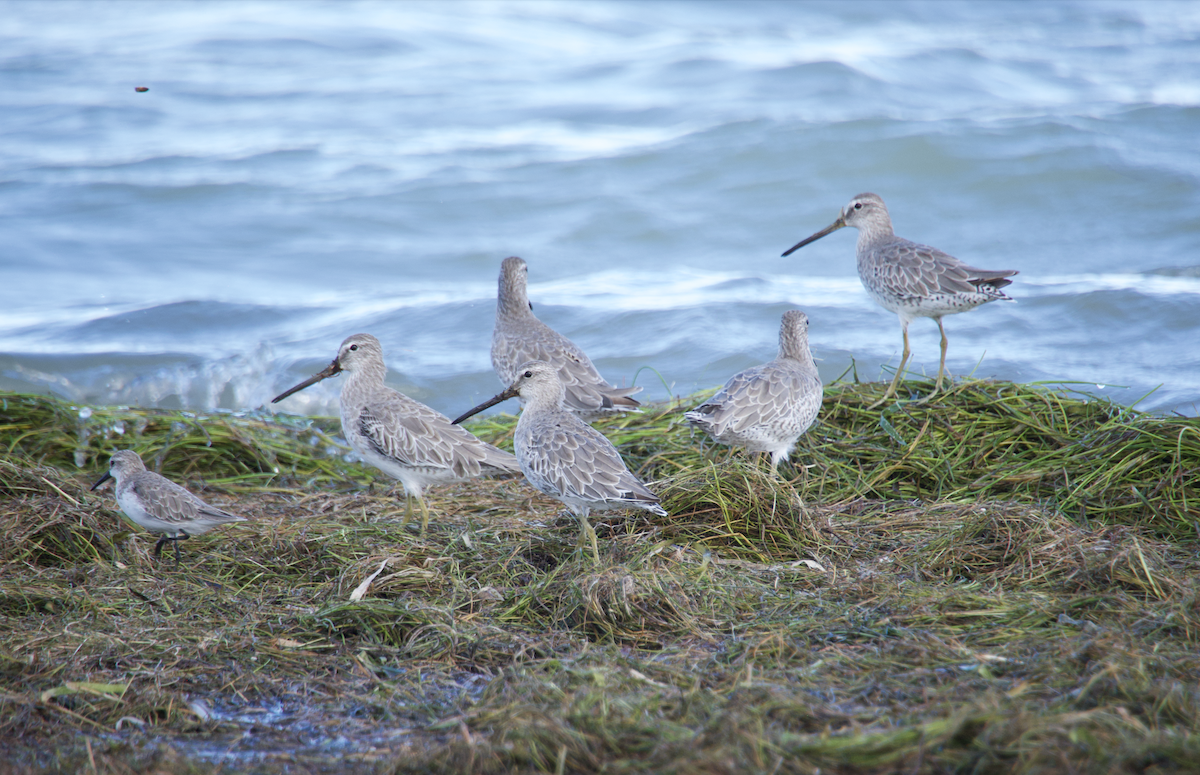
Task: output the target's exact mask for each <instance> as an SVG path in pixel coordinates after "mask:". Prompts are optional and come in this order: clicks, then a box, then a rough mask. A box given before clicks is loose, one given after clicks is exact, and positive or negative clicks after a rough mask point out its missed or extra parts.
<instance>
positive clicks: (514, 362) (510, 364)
mask: <svg viewBox="0 0 1200 775" xmlns="http://www.w3.org/2000/svg"><path fill="white" fill-rule="evenodd" d="M522 334H523V335H522V336H520V337H517V336H512V335H509V334H507V333H505V332H503V331H501V330H499V329H497V330H496V332H495V333H494V334H493V336H492V365H493V366H494V367H495V369H496V373H497V375H499V376H500V379H501V381H502V382H507V383H508V384H511V383H512V381H513V380H515V379H516V377H517V369H519V368H520V367H521V365H522V364H524V363H527V362H529V361H545V362H546V363H549V364H551V365H553V366H555V367H557V368H558V376H559V379H561V380H562V382H563V387H564V388H566V392H567V405H568V406H569V407H571V408H574V409H585V410H594V409H601V408H608V407H612V406H613V404H614V399H617V403H623V404H626V405H633V406H636V405H637V402H636V401H634V400H633V399H629V398H627V396H629V395H631V394H633V393H637V392H638V391H640V390H641V388H640V387H631V388H618V387H616V386H614V385H611V384H609V383H608V381H607V380H605V379H604V377H602V376H600V372H599V371H597V370H596V366H595V365H594V364H593V363H592V361H591V359H590V358H588V357H587V353H585V352H584V351H583V350H581V349H580V348H579V346H578V345H576V344H575V343H574V342H572V341H571V340H570V339H567V338H566V337H565V336H563V335H562V334H560V333H558V332H557V331H555V330H554V329H552V328H550V327H549V326H547V325H546V324H544V323H542V322H541V321H540V320H537V319H536V318H534V319H533V320H532V322H531V324H530V325H529V326H528V327H527V328H526V329H524V330H523V331H522ZM506 377H507V379H506ZM619 399H624V400H623V401H621V400H619Z"/></svg>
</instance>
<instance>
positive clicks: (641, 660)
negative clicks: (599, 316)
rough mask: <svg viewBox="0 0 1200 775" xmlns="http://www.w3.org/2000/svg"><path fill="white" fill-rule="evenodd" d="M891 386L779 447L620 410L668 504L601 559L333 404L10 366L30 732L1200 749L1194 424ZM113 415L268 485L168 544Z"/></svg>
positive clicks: (8, 402)
mask: <svg viewBox="0 0 1200 775" xmlns="http://www.w3.org/2000/svg"><path fill="white" fill-rule="evenodd" d="M908 387H918V386H915V385H909V386H908ZM920 387H924V386H920ZM882 389H883V386H881V385H843V384H838V385H834V386H831V387H829V388H827V393H826V400H825V406H824V409H823V411H822V414H821V418H820V421H819V423H818V425H816V426H815V427H814V428H813V429H812V430H810V432H809V433H808V434H807V435H806V436H805V437H804V438H803V439H802V440H801V443H800V445H799V446H798V448H797V450H796V452H795V453H794V454H793V456H792V463H789V464H785V465H784V467H782V468H781V470H780V472H779V473H778V474H776V473H774V472H772V471H770V470H769V469H768V468H766V467H765V466H764V465H763V464H762V462H761V461H756V460H753V459H751V458H750V457H749V456H746V455H745V454H743V453H737V452H735V453H730V451H729V450H727V449H725V448H722V447H713V446H711V445H709V444H707V443H704V442H703V439H702V437H701V436H700V435H698V434H692V432H691V431H690V430H689V429H688V428H687V426H686V424H684V423H683V422H682V421H681V415H680V411H679V410H680V405H671V406H655V407H651V408H649V409H648V410H647V411H645V412H643V413H641V414H638V415H631V416H624V417H620V418H616V419H613V420H609V421H605V422H602V423H600V424H599V427H601V428H602V429H603V430H604V432H605V433H606V434H607V435H608V436H609V438H610V439H612V440H613V441H614V443H616V444H617V445H618V446H619V447H620V448H621V451H622V452H623V454H625V456H626V459H627V460H628V461H629V462H630V464H631V466H632V467H633V468H635V469H637V470H638V471H639V474H640V475H641V476H642V477H644V478H646V479H649V480H651V481H652V486H653V487H654V488H655V489H656V491H658V492H659V493H660V494H661V495H662V497H663V502H664V506H665V507H666V508H667V511H668V512H669V513H670V516H669V517H666V518H660V517H656V516H654V515H650V514H647V513H638V514H635V515H596V516H595V517H594V523H595V525H596V529H597V532H598V534H599V536H600V539H601V548H602V551H601V560H602V562H601V564H600V565H599V566H596V565H593V563H592V561H591V558H590V553H583V554H581V553H579V552H578V551H577V548H576V543H577V541H576V537H577V531H578V527H577V523H576V522H575V520H574V519H573V518H571V517H564V516H560V514H559V512H560V511H561V507H560V506H559V504H558V503H557V502H556V501H553V500H550V499H547V498H545V497H543V496H541V495H540V494H538V493H536V492H534V491H533V490H531V489H529V488H528V487H527V486H525V485H524V484H523V482H521V481H520V480H517V479H511V480H499V481H473V482H469V483H464V484H460V485H454V486H449V487H440V488H433V489H432V490H431V491H430V492H429V505H430V509H431V511H432V513H433V521H432V522H431V525H430V530H429V533H428V534H427V535H425V536H420V535H419V534H418V533H417V531H416V526H415V525H413V524H409V525H405V526H402V524H401V523H402V522H403V516H404V502H403V498H402V496H401V494H400V490H399V489H398V488H396V489H395V490H394V491H390V488H391V485H392V483H391V482H389V481H386V480H383V479H382V478H381V477H378V476H377V475H376V474H374V473H372V472H370V471H368V470H366V469H364V468H362V467H361V466H359V465H356V464H353V463H348V462H346V460H345V458H344V457H343V456H344V454H345V452H346V450H345V449H344V448H343V447H341V446H340V444H339V442H338V440H337V429H336V423H334V422H333V421H330V420H323V419H322V420H301V419H298V418H287V417H282V418H272V417H269V416H266V415H261V416H259V415H251V416H236V415H226V414H220V415H213V416H209V417H202V416H195V415H190V414H187V413H182V412H166V411H157V410H153V411H152V410H139V409H108V408H96V407H92V408H86V407H78V406H70V405H68V404H65V403H62V402H59V401H55V400H53V399H47V398H44V397H31V396H14V395H8V396H6V397H3V404H2V405H0V504H3V506H2V508H0V525H2V528H3V530H4V535H5V537H6V540H5V542H4V543H3V545H2V546H0V630H2V633H0V634H2V637H0V750H3V751H6V757H5V762H6V763H5V766H6V767H9V768H11V769H14V770H15V771H21V770H22V769H30V770H35V769H44V770H59V771H69V772H75V771H97V772H151V771H164V770H169V771H183V772H188V771H192V772H212V771H214V770H218V771H219V770H228V771H241V770H245V769H255V770H257V771H263V772H284V771H288V772H295V771H304V772H322V771H327V772H344V771H360V772H408V771H412V772H418V771H435V772H439V771H440V772H456V771H479V772H552V771H557V772H595V771H600V770H603V771H605V772H630V773H633V772H677V773H692V772H713V773H724V772H729V773H733V772H739V773H740V772H796V773H814V772H816V771H818V770H820V771H821V772H894V771H907V772H921V771H930V772H1010V771H1016V772H1070V771H1076V772H1094V771H1137V772H1167V771H1182V770H1186V769H1188V768H1189V767H1191V766H1193V762H1195V761H1196V760H1197V756H1198V755H1200V690H1198V689H1197V678H1196V677H1197V676H1198V675H1200V648H1198V641H1200V561H1198V560H1197V548H1198V547H1200V543H1198V538H1197V535H1198V534H1197V527H1196V521H1197V519H1198V518H1200V515H1198V514H1197V506H1196V504H1197V498H1198V497H1200V494H1198V493H1197V491H1196V488H1197V479H1198V478H1200V476H1198V472H1200V423H1198V422H1197V420H1195V419H1192V418H1178V417H1169V418H1167V417H1154V416H1150V415H1145V414H1140V413H1137V412H1134V411H1131V410H1128V409H1123V408H1121V407H1117V406H1114V405H1111V404H1108V403H1105V402H1102V401H1095V400H1087V399H1081V398H1077V397H1071V396H1068V395H1064V394H1062V393H1060V392H1055V391H1052V390H1048V389H1044V388H1039V387H1030V386H1022V385H1013V384H1008V383H992V382H966V383H963V384H960V385H957V386H955V387H954V389H953V390H952V391H951V392H949V393H948V394H946V395H941V396H938V397H936V398H935V399H934V400H932V401H929V402H927V403H922V404H918V403H900V404H892V405H891V406H887V407H882V408H879V409H874V410H872V409H868V408H867V407H868V406H869V405H870V404H871V403H872V402H873V401H874V400H875V399H876V398H878V396H879V395H880V394H881V391H882ZM696 400H698V398H697V397H692V398H690V399H688V400H686V401H683V402H681V405H682V406H691V405H692V404H693V403H695V401H696ZM513 424H514V420H513V418H512V417H506V416H499V417H490V418H484V419H483V420H480V421H479V422H477V423H476V424H474V425H472V426H471V428H472V430H473V431H475V432H476V433H478V434H479V435H481V436H483V437H485V438H487V439H489V440H492V441H494V442H497V443H499V444H501V445H502V446H504V445H506V444H507V443H508V441H507V439H509V438H510V437H511V433H512V428H513ZM116 448H132V449H135V450H137V451H138V452H139V453H141V454H142V455H143V457H144V458H145V459H146V461H147V464H148V465H149V466H150V467H151V468H155V467H158V468H159V469H160V470H161V472H162V473H164V474H165V475H168V476H170V477H171V478H174V479H176V480H177V481H180V482H183V483H187V484H188V485H189V486H190V487H192V488H193V489H195V490H197V491H202V493H203V495H204V497H205V498H206V499H208V500H210V501H211V502H214V503H216V504H218V505H220V506H222V507H223V508H227V509H230V510H232V511H235V512H238V513H241V514H244V515H246V516H247V517H249V518H250V519H249V521H247V522H244V523H238V524H236V525H231V526H227V527H225V528H221V529H219V530H216V531H213V532H212V533H209V534H206V535H204V536H201V537H198V538H194V539H191V540H189V541H186V542H184V545H183V546H182V547H181V549H182V551H183V557H184V559H183V563H182V565H181V566H180V567H179V568H178V569H176V568H175V567H174V566H173V563H172V562H170V561H169V560H165V561H161V562H160V561H156V560H154V559H152V558H151V557H150V554H149V550H150V549H151V548H152V547H153V543H154V540H153V538H152V537H151V536H149V535H148V534H145V533H140V532H131V531H130V529H129V528H128V526H127V525H125V524H124V523H123V522H121V521H120V520H119V517H118V515H117V513H116V511H115V504H114V503H113V500H112V495H111V493H110V492H107V491H104V490H101V491H97V492H91V491H90V490H89V489H88V487H90V485H91V483H92V482H94V481H95V480H96V478H98V477H99V475H100V474H101V473H102V472H103V470H104V466H105V462H106V460H107V455H108V454H109V453H110V452H111V451H112V450H113V449H116ZM371 482H374V485H373V486H371V485H370V484H369V483H371ZM376 573H377V574H378V575H375V576H374V578H373V579H372V581H371V582H370V583H369V584H365V583H364V582H365V581H366V580H367V579H368V578H370V577H371V576H372V574H376ZM346 741H350V742H349V743H347V742H346Z"/></svg>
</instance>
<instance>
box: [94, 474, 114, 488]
mask: <svg viewBox="0 0 1200 775" xmlns="http://www.w3.org/2000/svg"><path fill="white" fill-rule="evenodd" d="M109 479H112V471H105V472H104V476H102V477H100V481H98V482H96V483H95V484H93V485H92V489H93V490H94V489H96V488H97V487H99V486H100V485H102V484H104V483H105V482H107V481H108V480H109Z"/></svg>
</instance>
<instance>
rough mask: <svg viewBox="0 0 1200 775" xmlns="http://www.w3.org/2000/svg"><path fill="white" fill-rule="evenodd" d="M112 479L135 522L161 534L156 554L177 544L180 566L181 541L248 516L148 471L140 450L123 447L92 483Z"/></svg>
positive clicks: (176, 559) (118, 497)
mask: <svg viewBox="0 0 1200 775" xmlns="http://www.w3.org/2000/svg"><path fill="white" fill-rule="evenodd" d="M109 479H115V480H116V483H117V484H116V487H114V488H113V489H114V494H115V495H116V497H117V505H118V506H120V507H121V511H123V512H124V513H125V516H126V517H127V518H128V519H129V521H131V522H133V523H134V524H135V525H140V526H141V527H143V528H145V529H146V530H149V531H150V532H152V533H160V534H161V535H160V536H159V539H158V543H157V544H155V545H154V556H155V557H158V556H160V555H161V554H162V548H163V544H165V543H166V542H167V541H170V542H171V546H173V547H175V566H176V567H179V543H178V542H179V541H181V540H183V539H185V538H191V537H192V536H196V535H200V534H201V533H207V532H208V531H209V530H212V529H213V528H214V527H217V526H218V525H224V524H227V523H229V522H245V521H246V518H245V517H239V516H238V515H237V514H230V513H229V512H228V511H225V510H223V509H218V508H217V507H216V506H210V505H208V504H207V503H205V502H204V501H203V500H201V499H200V498H198V497H197V496H195V495H193V494H192V493H191V492H189V491H188V490H186V489H184V488H183V487H180V486H179V485H177V484H175V483H174V482H172V481H171V480H170V479H167V478H166V477H165V476H161V475H159V474H156V473H154V472H153V471H147V470H146V465H145V463H143V462H142V458H141V457H139V456H138V453H136V452H134V451H133V450H129V449H122V450H119V451H117V452H114V453H113V456H112V459H111V460H110V461H109V464H108V472H107V473H106V474H104V476H102V477H100V479H99V480H98V481H97V482H96V483H95V484H94V485H92V489H93V490H95V489H96V488H97V487H99V486H100V485H102V484H104V483H105V482H107V481H108V480H109Z"/></svg>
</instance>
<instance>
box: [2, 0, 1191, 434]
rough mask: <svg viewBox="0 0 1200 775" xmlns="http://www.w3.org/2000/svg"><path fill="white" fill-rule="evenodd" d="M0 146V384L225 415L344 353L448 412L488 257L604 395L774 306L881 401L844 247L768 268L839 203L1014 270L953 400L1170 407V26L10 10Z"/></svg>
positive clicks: (897, 5)
mask: <svg viewBox="0 0 1200 775" xmlns="http://www.w3.org/2000/svg"><path fill="white" fill-rule="evenodd" d="M138 86H145V87H148V89H149V90H148V91H145V92H136V91H135V87H138ZM0 127H2V136H3V142H2V143H0V224H2V226H0V235H3V236H2V238H0V267H2V273H0V279H2V282H0V389H10V390H13V389H17V390H33V391H40V392H50V393H54V394H56V395H60V396H65V397H67V398H69V399H71V400H73V401H79V402H88V403H98V404H123V405H142V406H162V407H183V408H188V409H195V410H205V411H207V410H214V409H225V410H247V409H253V408H256V407H260V406H262V405H264V403H266V402H268V401H269V400H270V398H271V397H272V396H274V395H275V394H277V393H278V392H280V391H281V390H283V389H284V388H286V387H288V386H290V385H292V384H294V383H295V382H297V381H299V380H300V379H301V378H303V377H306V376H308V375H309V374H312V373H314V372H315V371H317V370H318V369H320V368H322V367H323V366H324V365H326V364H327V363H328V362H329V361H330V359H331V358H332V357H333V355H334V354H335V352H336V348H337V345H338V344H339V343H340V342H341V340H342V339H343V338H344V337H346V336H347V335H349V334H352V333H355V332H358V331H366V332H370V333H373V334H375V335H376V336H378V337H379V338H380V340H381V341H382V342H383V345H384V349H385V354H386V357H387V361H388V365H389V368H390V374H389V383H390V384H392V385H393V386H394V387H396V388H398V389H400V390H403V391H404V392H406V393H408V394H409V395H411V396H413V397H414V398H416V399H418V400H420V401H423V402H425V403H428V404H430V405H431V406H433V407H434V408H436V409H439V410H441V411H443V412H446V413H448V414H451V415H453V414H456V413H458V412H460V411H461V410H464V409H466V408H468V407H470V406H472V405H474V404H475V403H477V402H478V401H480V400H482V399H484V398H487V397H488V396H491V395H492V394H494V393H495V392H497V391H498V390H499V389H500V387H501V386H500V384H499V382H498V381H497V379H496V377H495V376H494V375H493V373H492V371H491V365H490V361H489V357H488V348H489V343H490V338H491V329H492V322H493V315H494V309H495V292H496V275H497V272H498V270H499V267H500V261H501V260H502V259H503V258H504V257H505V256H508V255H520V256H522V257H523V258H525V259H526V260H527V261H528V262H529V267H530V297H531V299H532V300H533V303H534V307H535V311H536V313H537V314H538V315H539V316H540V317H541V318H542V320H544V321H545V322H547V323H548V324H549V325H551V326H552V327H554V328H556V329H557V330H559V331H560V332H562V333H564V334H566V335H567V336H569V337H571V338H573V339H574V340H575V341H576V342H577V343H579V344H580V345H581V346H582V347H583V348H584V350H585V351H587V352H588V353H589V354H590V355H591V357H592V358H593V360H595V361H596V363H597V365H598V366H599V367H600V370H601V372H602V373H603V374H605V375H606V376H607V377H608V378H609V379H610V380H611V381H613V382H616V383H618V384H628V383H629V382H630V381H636V383H637V384H639V385H644V386H645V388H646V390H645V393H644V394H642V396H639V397H645V398H649V399H651V400H654V399H664V398H667V397H668V396H671V395H678V394H687V393H689V392H691V391H694V390H696V389H698V388H705V387H713V386H716V385H718V384H720V383H722V382H723V381H724V380H725V379H726V378H727V377H728V376H729V375H731V374H732V373H733V372H735V371H737V370H739V369H742V368H744V367H746V366H749V365H753V364H755V363H759V362H762V361H764V360H767V359H769V358H770V357H772V356H773V355H774V352H775V349H776V337H777V330H778V325H779V318H780V315H781V314H782V312H783V311H784V310H786V309H789V308H793V307H798V308H800V309H803V310H804V311H805V312H806V313H807V314H808V316H809V318H810V319H811V321H812V324H811V331H810V335H811V341H812V344H813V350H814V354H815V355H816V357H817V358H818V363H819V366H820V369H821V373H822V377H823V378H824V380H825V381H826V382H828V381H831V380H833V379H835V378H836V377H838V376H839V375H840V374H842V373H844V372H846V371H847V369H852V370H851V372H850V373H851V375H853V374H854V373H857V375H858V376H859V377H860V378H863V379H880V378H889V377H890V372H887V371H885V370H884V368H883V367H885V366H891V367H894V366H895V364H896V363H897V361H898V360H899V353H900V345H901V341H900V329H899V325H898V323H897V321H896V318H895V317H894V316H893V315H891V314H890V313H887V312H885V311H884V310H882V309H880V308H879V307H877V306H875V305H874V303H873V302H871V300H870V299H869V298H868V296H867V295H866V293H865V291H864V290H863V289H862V287H861V285H860V283H859V281H858V278H857V276H856V274H855V268H854V238H855V236H856V233H855V232H854V231H853V230H850V229H847V230H843V231H840V232H838V233H836V234H834V235H832V236H830V237H827V238H825V239H823V240H821V241H819V242H817V243H815V244H813V245H810V246H808V247H806V248H804V249H803V250H801V251H798V252H797V253H796V254H793V255H792V256H791V257H789V258H786V259H785V258H781V257H780V253H781V252H782V251H783V250H784V249H786V248H788V247H789V246H791V245H792V244H793V243H795V242H796V241H798V240H799V239H800V238H802V237H805V236H807V235H809V234H811V233H812V232H815V231H817V230H818V229H821V228H823V227H825V226H827V225H828V224H829V223H831V222H832V221H833V219H834V218H835V217H836V216H837V214H838V211H839V208H840V207H841V206H842V205H843V204H845V203H846V202H847V201H848V200H849V199H850V198H851V197H852V196H853V195H854V194H856V193H858V192H860V191H874V192H876V193H879V194H880V195H881V196H883V198H884V199H885V200H886V201H887V203H888V205H889V207H890V209H891V213H892V218H893V221H894V223H895V225H896V230H897V233H898V234H900V235H901V236H904V237H908V238H909V239H913V240H916V241H918V242H924V243H927V244H931V245H935V246H937V247H939V248H941V249H943V250H945V251H947V252H949V253H951V254H953V255H955V256H957V257H959V258H961V259H962V260H964V261H966V262H968V263H970V264H974V265H976V266H981V267H985V268H1015V269H1019V270H1020V272H1021V273H1020V275H1019V276H1017V278H1016V281H1015V283H1014V284H1013V286H1011V288H1009V289H1007V290H1009V291H1010V293H1011V294H1012V295H1013V296H1014V297H1017V298H1018V300H1019V301H1018V302H1017V303H1015V304H1008V303H1002V302H998V303H993V304H989V305H986V306H985V307H982V308H979V309H977V310H975V311H973V312H969V313H967V314H964V315H957V316H951V317H949V318H947V319H946V328H947V331H948V334H949V337H950V352H949V361H948V366H949V368H950V370H951V371H952V372H953V373H954V374H956V375H960V376H961V375H966V374H974V375H976V376H982V377H998V378H1002V379H1009V380H1016V381H1021V382H1033V381H1044V380H1050V381H1065V382H1077V383H1079V384H1075V385H1073V387H1074V388H1076V389H1079V390H1083V391H1085V392H1088V393H1092V394H1095V395H1101V396H1106V397H1111V398H1113V399H1114V400H1117V401H1120V402H1123V403H1126V404H1134V403H1135V402H1138V403H1137V406H1138V407H1139V408H1143V409H1150V410H1154V411H1159V412H1167V411H1178V412H1182V413H1185V414H1189V415H1194V414H1196V413H1197V412H1198V411H1200V3H1192V2H1156V3H1144V2H1124V3H1100V2H1078V3H1076V2H1057V3H1055V2H1049V3H1037V4H1032V3H1029V4H1026V3H1020V4H1018V3H1010V2H970V3H953V2H941V1H938V2H883V3H868V2H853V3H846V2H829V3H800V2H761V3H755V2H715V1H705V2H654V3H645V2H596V1H591V0H572V2H558V3H552V2H480V3H472V2H455V3H443V2H430V3H422V2H403V3H400V2H365V3H355V2H336V3H326V2H316V3H296V2H289V3H256V2H239V3H213V2H187V1H186V0H176V1H175V2H171V3H145V2H106V3H93V2H84V3H70V2H53V3H34V2H5V3H0ZM911 333H912V342H913V349H914V359H915V360H914V363H913V368H914V369H915V370H917V371H918V372H921V371H923V372H925V373H927V374H930V375H932V374H934V373H936V370H937V360H938V334H937V327H936V325H934V323H933V322H932V321H929V320H920V321H917V322H915V323H914V324H913V326H912V331H911ZM339 387H340V385H339V382H338V380H328V381H326V382H324V383H322V384H320V385H318V386H317V387H315V388H311V389H309V390H307V391H304V392H302V393H300V394H298V395H297V396H295V397H294V398H291V399H289V400H288V401H287V402H285V403H284V404H282V407H283V408H284V409H285V410H287V411H291V412H296V413H325V414H333V413H335V412H336V402H337V390H338V388H339ZM506 409H507V410H508V411H515V410H516V406H515V404H513V405H510V406H507V407H506Z"/></svg>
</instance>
